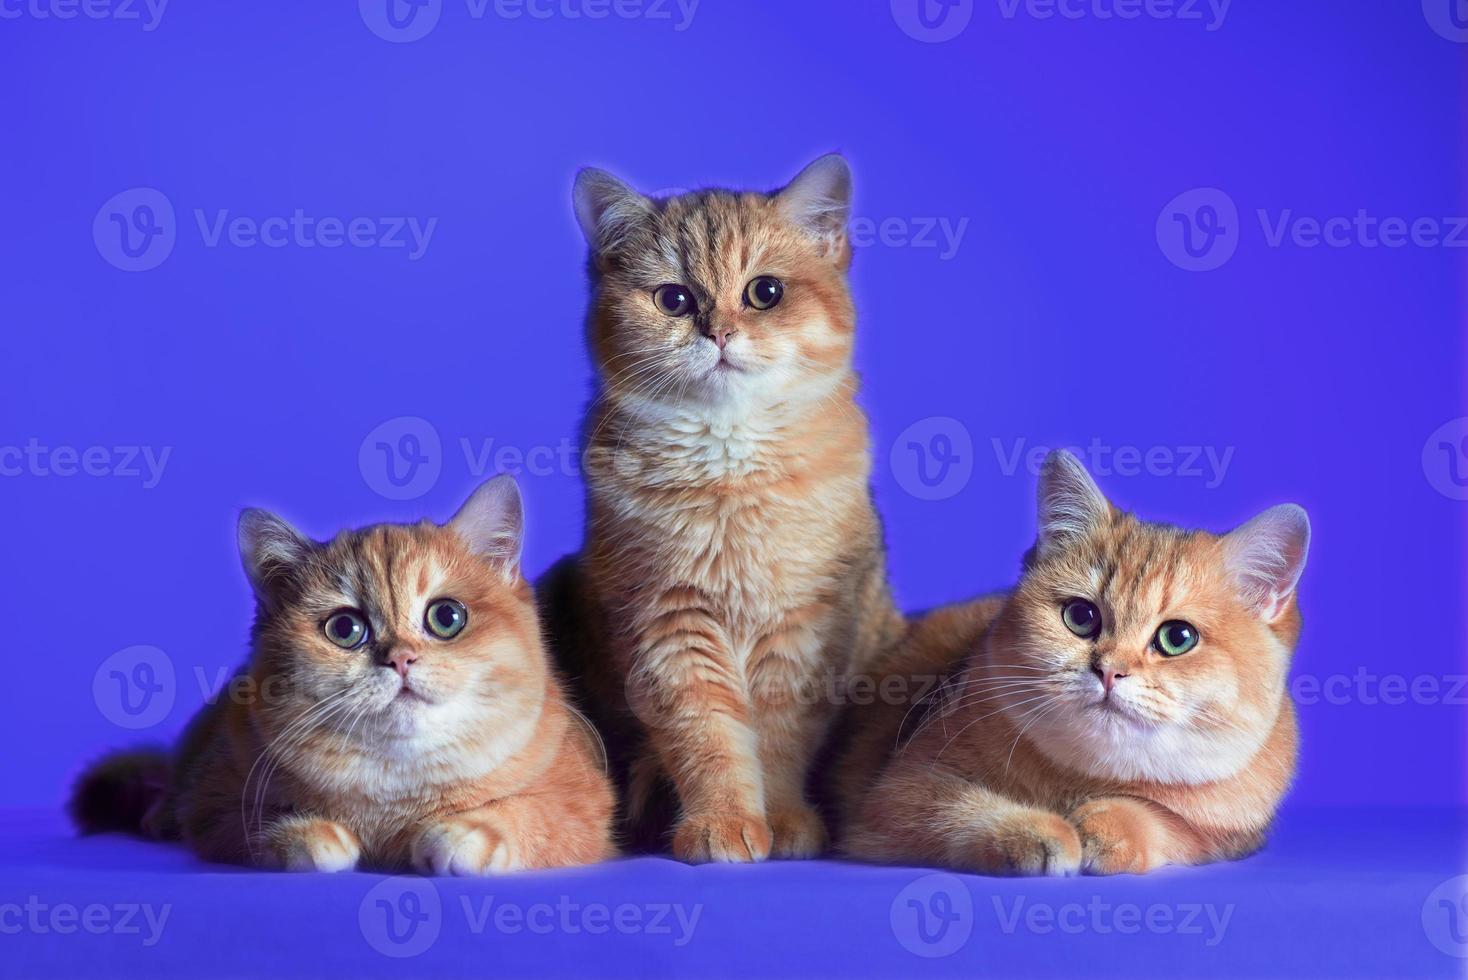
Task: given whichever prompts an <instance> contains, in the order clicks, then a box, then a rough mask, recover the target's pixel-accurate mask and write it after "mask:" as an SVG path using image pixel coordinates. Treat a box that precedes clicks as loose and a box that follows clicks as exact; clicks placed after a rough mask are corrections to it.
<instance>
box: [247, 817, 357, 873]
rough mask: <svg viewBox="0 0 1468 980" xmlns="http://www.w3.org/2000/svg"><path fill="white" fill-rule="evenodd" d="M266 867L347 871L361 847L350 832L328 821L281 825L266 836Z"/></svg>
mask: <svg viewBox="0 0 1468 980" xmlns="http://www.w3.org/2000/svg"><path fill="white" fill-rule="evenodd" d="M269 851H270V853H269V855H268V863H270V864H272V865H273V866H274V867H278V868H284V869H285V870H286V871H351V870H352V869H353V868H355V867H356V866H357V861H358V859H360V858H361V857H362V845H361V844H359V843H358V842H357V837H356V835H355V834H353V833H352V832H351V831H350V830H348V829H347V828H345V827H343V826H342V825H341V824H339V823H336V822H335V821H332V820H317V819H298V820H289V821H285V822H282V823H281V824H279V825H277V826H276V827H275V828H274V829H273V830H271V832H270V849H269Z"/></svg>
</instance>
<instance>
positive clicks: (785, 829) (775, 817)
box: [770, 803, 827, 860]
mask: <svg viewBox="0 0 1468 980" xmlns="http://www.w3.org/2000/svg"><path fill="white" fill-rule="evenodd" d="M770 831H771V833H772V835H773V837H774V843H773V844H772V845H771V848H770V853H771V854H772V855H773V856H774V857H777V858H793V859H797V860H799V859H805V858H814V857H820V856H821V854H823V853H825V850H826V841H827V837H826V823H825V821H824V820H822V819H821V815H820V814H819V813H816V811H815V810H813V809H811V808H810V807H809V806H806V805H805V804H804V803H799V804H796V805H795V806H790V807H777V808H775V809H773V810H771V811H770Z"/></svg>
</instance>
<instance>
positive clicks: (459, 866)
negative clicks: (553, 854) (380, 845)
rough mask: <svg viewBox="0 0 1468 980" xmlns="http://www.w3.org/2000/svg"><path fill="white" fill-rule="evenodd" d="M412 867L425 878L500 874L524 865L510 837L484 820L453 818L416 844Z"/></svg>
mask: <svg viewBox="0 0 1468 980" xmlns="http://www.w3.org/2000/svg"><path fill="white" fill-rule="evenodd" d="M411 859H412V863H413V868H414V869H415V870H417V871H419V872H421V873H423V874H426V875H459V876H463V877H469V876H476V875H489V874H501V873H503V872H506V871H517V870H519V869H520V868H521V867H522V865H521V864H520V860H519V857H518V855H517V854H516V849H515V847H514V845H513V843H512V842H511V840H510V838H509V837H508V836H507V835H505V834H503V833H501V832H500V831H499V830H498V829H496V828H495V827H494V825H493V824H492V823H491V822H490V821H489V820H487V819H485V818H467V817H451V818H449V819H447V820H442V821H439V822H438V823H434V824H430V825H429V826H428V827H426V828H424V829H423V831H422V832H421V833H420V834H419V835H418V837H417V839H415V840H414V841H413V850H412V855H411Z"/></svg>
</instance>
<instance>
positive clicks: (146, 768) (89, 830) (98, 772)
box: [67, 749, 173, 838]
mask: <svg viewBox="0 0 1468 980" xmlns="http://www.w3.org/2000/svg"><path fill="white" fill-rule="evenodd" d="M172 771H173V767H172V764H171V763H170V761H169V757H168V753H166V752H164V751H163V750H162V749H130V750H126V751H122V752H113V753H110V754H108V755H105V756H103V757H102V758H100V759H98V760H97V761H96V762H94V763H92V764H91V765H90V766H88V767H87V768H86V770H85V771H84V772H83V773H82V774H81V777H80V778H79V779H77V781H76V785H75V786H73V787H72V790H71V799H70V801H68V803H67V810H68V811H69V812H70V813H71V819H72V820H73V821H74V822H75V823H76V826H77V829H78V830H80V831H81V832H82V833H84V834H100V833H105V832H107V831H122V832H124V833H129V834H138V835H141V836H144V837H153V838H163V837H165V836H169V834H168V831H167V826H166V825H167V821H166V820H165V819H164V813H163V809H164V806H163V801H164V797H165V796H166V795H167V792H168V784H169V781H170V779H171V777H172Z"/></svg>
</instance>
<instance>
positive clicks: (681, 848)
mask: <svg viewBox="0 0 1468 980" xmlns="http://www.w3.org/2000/svg"><path fill="white" fill-rule="evenodd" d="M770 844H771V834H770V825H769V824H768V823H766V822H765V818H764V817H761V816H756V815H755V814H750V813H728V814H725V813H690V814H687V815H685V816H684V817H683V819H681V820H680V821H678V826H677V828H676V829H675V830H674V831H673V856H674V857H676V858H677V859H678V860H680V861H684V862H686V863H688V864H707V863H709V862H719V863H725V864H736V863H747V862H750V861H763V860H764V859H765V858H767V857H769V856H770Z"/></svg>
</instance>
